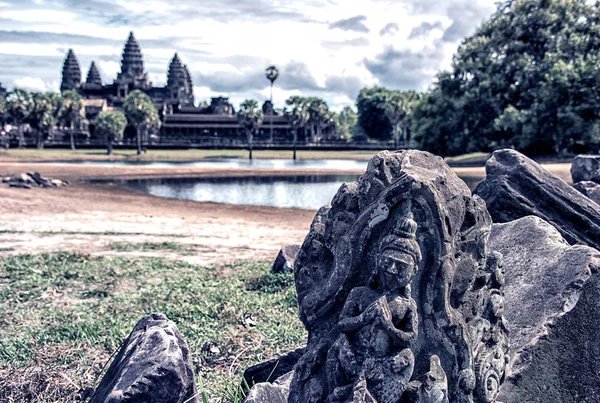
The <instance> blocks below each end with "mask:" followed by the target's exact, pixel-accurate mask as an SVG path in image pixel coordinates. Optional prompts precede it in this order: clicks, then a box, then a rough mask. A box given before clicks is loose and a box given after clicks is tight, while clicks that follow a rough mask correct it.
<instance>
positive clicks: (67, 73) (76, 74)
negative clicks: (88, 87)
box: [60, 49, 81, 92]
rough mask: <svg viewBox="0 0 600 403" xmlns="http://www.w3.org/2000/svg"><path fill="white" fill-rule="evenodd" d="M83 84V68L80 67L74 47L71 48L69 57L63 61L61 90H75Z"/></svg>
mask: <svg viewBox="0 0 600 403" xmlns="http://www.w3.org/2000/svg"><path fill="white" fill-rule="evenodd" d="M80 85H81V69H80V68H79V61H77V57H75V53H74V52H73V49H69V51H68V52H67V57H65V61H64V63H63V68H62V81H61V83H60V90H61V92H62V91H68V90H75V89H77V88H79V86H80Z"/></svg>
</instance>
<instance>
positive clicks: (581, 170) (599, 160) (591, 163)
mask: <svg viewBox="0 0 600 403" xmlns="http://www.w3.org/2000/svg"><path fill="white" fill-rule="evenodd" d="M571 178H573V183H577V182H583V181H592V182H596V183H600V155H578V156H577V157H575V158H574V159H573V163H572V164H571Z"/></svg>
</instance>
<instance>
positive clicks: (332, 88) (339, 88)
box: [325, 76, 365, 99]
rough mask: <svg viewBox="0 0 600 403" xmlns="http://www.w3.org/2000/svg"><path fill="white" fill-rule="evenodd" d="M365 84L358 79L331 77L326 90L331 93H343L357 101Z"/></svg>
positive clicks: (328, 78) (327, 81)
mask: <svg viewBox="0 0 600 403" xmlns="http://www.w3.org/2000/svg"><path fill="white" fill-rule="evenodd" d="M364 87H365V83H364V82H363V80H361V79H360V78H358V77H340V76H329V77H327V79H326V80H325V88H326V89H327V91H329V92H331V93H343V94H345V95H346V96H347V97H348V98H350V99H356V97H357V96H358V93H359V92H360V90H361V89H362V88H364Z"/></svg>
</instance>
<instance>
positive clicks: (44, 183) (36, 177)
mask: <svg viewBox="0 0 600 403" xmlns="http://www.w3.org/2000/svg"><path fill="white" fill-rule="evenodd" d="M27 176H29V177H30V178H31V180H32V181H33V182H34V183H36V184H38V185H39V186H41V187H52V182H50V180H48V179H47V178H44V177H43V176H42V175H40V173H39V172H27Z"/></svg>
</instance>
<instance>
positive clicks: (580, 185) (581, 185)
mask: <svg viewBox="0 0 600 403" xmlns="http://www.w3.org/2000/svg"><path fill="white" fill-rule="evenodd" d="M573 187H574V188H575V189H577V190H578V191H579V192H581V193H582V194H584V195H585V196H587V197H589V198H590V199H592V200H593V201H594V202H595V203H596V204H599V205H600V184H598V183H596V182H592V181H583V182H577V183H576V184H575V185H573Z"/></svg>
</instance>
